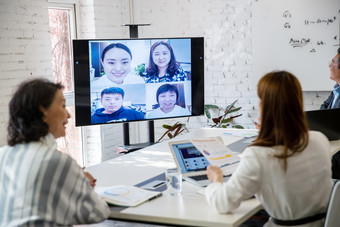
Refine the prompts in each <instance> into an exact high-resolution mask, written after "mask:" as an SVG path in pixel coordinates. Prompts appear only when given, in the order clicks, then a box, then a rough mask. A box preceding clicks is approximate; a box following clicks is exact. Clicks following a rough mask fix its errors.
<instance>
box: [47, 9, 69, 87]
mask: <svg viewBox="0 0 340 227" xmlns="http://www.w3.org/2000/svg"><path fill="white" fill-rule="evenodd" d="M48 12H49V25H50V33H51V36H50V37H51V43H52V70H53V78H54V81H55V82H61V83H62V84H63V85H64V86H65V89H64V92H68V91H73V83H72V81H73V80H72V68H71V59H72V58H71V37H70V26H69V21H70V20H69V10H68V9H49V10H48Z"/></svg>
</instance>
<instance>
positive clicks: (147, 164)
mask: <svg viewBox="0 0 340 227" xmlns="http://www.w3.org/2000/svg"><path fill="white" fill-rule="evenodd" d="M256 133H257V131H256V130H255V129H242V130H240V129H220V128H202V129H197V130H194V131H192V132H190V133H187V134H185V135H181V136H178V137H176V138H173V139H171V141H177V140H187V139H190V138H202V137H214V136H221V138H222V139H223V141H224V143H225V145H228V144H231V143H233V142H236V141H238V140H240V139H243V138H244V137H243V136H249V135H254V134H256ZM168 142H169V140H167V141H164V142H160V143H156V144H154V145H152V146H148V147H145V148H143V149H141V150H137V151H134V152H131V153H128V154H126V155H122V156H119V157H116V158H114V159H111V160H107V161H104V162H102V163H100V164H98V165H94V166H91V167H88V168H87V171H88V172H90V173H91V174H92V175H93V176H94V177H95V178H96V179H97V182H96V190H97V191H98V192H99V191H101V190H103V189H106V188H108V187H111V186H114V185H138V184H140V183H141V182H145V181H147V180H148V179H151V178H153V177H155V176H160V175H161V174H163V173H164V172H165V171H166V169H168V168H173V167H176V164H175V161H174V159H173V157H172V154H171V151H170V147H169V145H168ZM331 145H332V152H334V151H335V150H338V148H339V147H340V140H337V141H333V143H331ZM200 191H202V188H201V187H198V186H196V185H194V184H191V183H189V182H187V181H184V182H183V185H182V193H181V195H180V196H172V195H169V194H168V193H167V191H166V190H165V191H164V192H163V195H162V196H161V197H159V198H156V199H154V200H151V201H148V202H145V203H143V204H141V205H139V206H136V207H127V208H122V207H114V206H112V207H111V214H110V218H112V219H119V220H130V221H137V222H147V223H159V224H165V225H182V226H214V227H218V226H224V227H231V226H239V225H240V224H241V223H243V222H244V221H246V220H247V219H248V218H250V217H251V216H252V215H254V214H255V213H256V212H257V211H259V210H260V209H261V208H262V206H261V204H260V202H259V201H258V200H257V199H256V198H251V199H248V200H245V201H243V202H242V203H241V205H240V207H239V208H237V209H236V210H234V211H233V212H231V213H228V214H219V213H218V212H217V211H216V210H214V209H213V208H211V207H209V205H208V203H207V202H206V200H205V197H204V195H203V194H202V193H199V192H200Z"/></svg>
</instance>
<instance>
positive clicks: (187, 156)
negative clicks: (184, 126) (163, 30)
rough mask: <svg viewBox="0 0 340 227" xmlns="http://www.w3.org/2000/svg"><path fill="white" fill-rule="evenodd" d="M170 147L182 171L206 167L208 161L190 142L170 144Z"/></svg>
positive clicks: (193, 170) (199, 169)
mask: <svg viewBox="0 0 340 227" xmlns="http://www.w3.org/2000/svg"><path fill="white" fill-rule="evenodd" d="M172 149H173V152H174V154H175V156H176V159H177V162H178V164H179V166H180V168H181V169H182V173H190V172H197V171H203V170H206V169H207V166H208V165H209V162H208V161H207V159H206V158H205V157H204V156H203V155H202V154H201V153H200V152H199V151H198V150H197V149H196V147H195V146H194V145H193V144H192V143H191V142H187V143H178V144H172Z"/></svg>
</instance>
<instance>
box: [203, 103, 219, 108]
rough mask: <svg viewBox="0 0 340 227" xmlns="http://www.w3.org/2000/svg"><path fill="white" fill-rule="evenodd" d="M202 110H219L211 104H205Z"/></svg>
mask: <svg viewBox="0 0 340 227" xmlns="http://www.w3.org/2000/svg"><path fill="white" fill-rule="evenodd" d="M204 108H206V109H219V107H218V106H216V105H213V104H205V105H204Z"/></svg>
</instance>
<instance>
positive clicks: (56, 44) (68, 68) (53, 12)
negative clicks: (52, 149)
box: [48, 8, 84, 166]
mask: <svg viewBox="0 0 340 227" xmlns="http://www.w3.org/2000/svg"><path fill="white" fill-rule="evenodd" d="M70 10H72V8H70V9H60V8H50V9H49V10H48V12H49V26H50V34H51V35H50V37H51V44H52V52H51V53H52V70H53V78H54V82H60V83H62V84H63V85H64V87H65V88H64V91H63V92H64V93H67V92H68V93H70V92H73V83H72V82H73V79H72V77H73V75H72V64H71V62H72V57H71V36H70V34H71V30H70V29H71V27H70ZM72 15H73V14H72ZM74 109H75V107H74V106H68V107H67V110H68V111H69V113H70V115H71V118H70V119H69V120H68V124H67V125H66V136H65V137H63V138H60V139H58V140H57V148H58V150H59V151H61V152H63V153H66V154H69V155H70V156H71V157H72V158H73V159H75V160H76V161H77V163H78V164H79V165H80V166H83V165H84V163H83V153H82V136H81V128H80V127H78V128H76V127H75V114H74Z"/></svg>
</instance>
